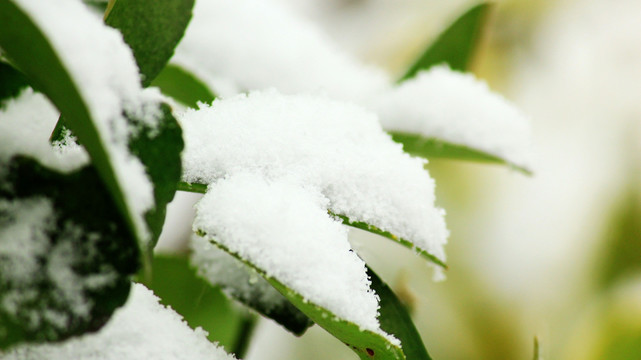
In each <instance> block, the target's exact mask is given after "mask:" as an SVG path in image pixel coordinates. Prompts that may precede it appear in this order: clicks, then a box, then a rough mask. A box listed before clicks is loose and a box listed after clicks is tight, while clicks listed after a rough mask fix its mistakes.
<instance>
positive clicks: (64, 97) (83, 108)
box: [0, 0, 143, 244]
mask: <svg viewBox="0 0 641 360" xmlns="http://www.w3.org/2000/svg"><path fill="white" fill-rule="evenodd" d="M0 24H2V26H0V47H1V48H2V49H3V50H4V52H5V55H6V56H7V57H9V58H10V59H11V61H12V63H14V64H16V66H18V67H19V68H20V70H21V71H22V72H23V73H24V74H25V75H26V76H27V77H28V78H29V80H30V81H31V83H33V84H34V87H35V88H37V89H38V90H39V91H41V92H43V93H44V94H45V95H46V96H47V97H48V98H49V99H50V100H51V102H52V103H53V104H54V105H55V106H56V107H57V108H58V110H60V112H61V113H62V114H64V117H65V119H66V124H67V125H68V126H69V128H70V129H71V130H72V131H73V133H74V135H76V136H77V137H78V140H79V141H80V143H82V144H83V145H84V146H85V149H86V150H87V152H88V153H89V155H90V156H91V159H92V162H93V164H94V166H95V167H96V169H97V170H98V173H99V174H100V177H101V178H102V180H103V181H104V183H105V184H106V186H107V188H108V189H109V191H110V193H111V194H112V196H113V199H114V200H115V202H116V204H117V206H118V208H119V209H120V211H121V212H122V214H125V215H126V216H125V218H126V219H127V223H128V225H129V228H130V230H131V232H132V233H133V234H136V230H135V229H136V227H135V225H134V222H133V220H132V214H131V213H130V211H129V208H128V206H127V203H126V201H125V197H124V195H123V190H122V188H121V186H122V185H121V184H120V183H119V182H118V180H117V178H116V175H115V172H114V165H113V164H112V160H111V159H110V158H109V156H108V155H107V151H106V149H105V148H104V147H103V145H102V144H103V143H102V140H101V138H100V136H99V134H98V130H97V127H96V125H95V123H94V120H93V119H92V117H91V115H90V114H91V112H90V111H89V108H88V105H87V104H86V103H85V99H84V98H83V97H82V95H81V94H80V92H79V90H78V88H77V87H76V84H75V81H74V80H73V79H72V77H71V75H70V73H69V72H68V71H67V69H66V68H65V67H64V66H63V64H62V62H61V60H60V58H59V57H58V54H57V49H54V48H53V46H52V45H51V44H50V43H49V40H48V39H47V36H46V35H45V34H44V33H43V32H42V31H41V30H40V28H39V27H38V26H37V25H36V24H35V23H34V22H32V20H31V18H30V17H29V16H28V14H26V13H24V12H23V11H22V10H21V9H20V8H18V7H17V6H16V5H15V4H14V3H13V2H12V1H8V0H0ZM25 44H29V46H25ZM140 243H141V244H142V243H143V242H142V241H140Z"/></svg>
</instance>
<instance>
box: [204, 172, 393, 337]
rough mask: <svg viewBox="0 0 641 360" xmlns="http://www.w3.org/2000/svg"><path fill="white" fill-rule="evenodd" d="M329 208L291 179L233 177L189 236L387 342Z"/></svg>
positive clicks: (212, 196)
mask: <svg viewBox="0 0 641 360" xmlns="http://www.w3.org/2000/svg"><path fill="white" fill-rule="evenodd" d="M328 202H329V201H328V200H327V199H326V198H324V197H323V196H322V195H321V194H320V193H318V192H314V191H313V190H312V189H309V188H305V187H304V186H303V185H301V184H300V183H298V182H296V181H292V180H290V179H280V180H271V181H267V180H264V179H262V177H261V176H260V174H256V173H249V172H248V173H240V174H236V175H234V176H231V177H229V178H226V179H223V180H220V181H218V182H217V183H216V184H213V185H210V187H209V189H208V191H207V194H205V196H204V197H203V198H202V200H201V201H200V202H199V203H198V204H197V205H196V219H195V221H194V230H195V231H202V232H204V233H205V234H206V237H207V238H208V239H212V240H214V241H216V242H217V243H219V244H221V245H223V246H224V247H226V248H228V249H229V250H230V251H231V252H233V253H235V254H237V255H238V256H239V257H240V258H242V259H245V260H247V261H249V262H250V263H252V264H254V265H255V266H256V267H257V268H258V269H260V270H262V271H264V272H265V273H266V276H267V277H273V278H275V279H277V280H278V281H280V282H281V283H283V284H284V285H285V286H287V287H289V288H290V289H292V290H294V291H295V292H296V293H298V294H301V295H302V296H303V298H304V299H306V300H308V301H311V302H312V303H314V304H316V305H319V306H321V307H323V308H325V309H328V310H329V311H331V312H332V313H333V314H335V315H336V316H337V317H338V318H340V319H344V320H347V321H350V322H353V323H355V324H357V325H358V326H359V327H360V328H361V329H366V330H370V331H373V332H376V333H379V334H381V335H383V336H387V337H389V336H388V335H387V334H385V332H383V331H382V330H381V329H380V327H379V323H378V320H377V317H378V301H377V300H378V299H377V297H376V294H375V293H374V291H372V290H371V289H370V287H369V285H370V281H369V279H368V277H367V274H366V270H365V263H364V262H363V261H362V260H361V259H360V258H359V257H358V256H357V255H356V254H355V253H354V252H352V251H351V248H350V246H349V242H348V241H347V229H345V228H344V227H343V226H342V225H341V223H340V222H339V221H337V220H335V219H332V218H331V217H330V216H329V215H328V214H327V210H326V208H327V205H328Z"/></svg>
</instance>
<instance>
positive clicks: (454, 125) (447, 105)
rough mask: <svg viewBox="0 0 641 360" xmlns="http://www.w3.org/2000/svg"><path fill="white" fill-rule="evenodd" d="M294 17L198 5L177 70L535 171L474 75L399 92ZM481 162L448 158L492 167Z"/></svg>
mask: <svg viewBox="0 0 641 360" xmlns="http://www.w3.org/2000/svg"><path fill="white" fill-rule="evenodd" d="M288 10H289V9H287V8H286V7H285V6H284V5H282V4H278V3H274V2H265V1H260V0H236V1H224V0H211V1H200V2H197V3H196V6H195V8H194V18H193V20H192V23H191V24H190V25H189V27H188V28H187V31H186V33H185V37H184V39H183V41H182V42H181V43H180V44H179V46H178V48H177V50H176V54H175V56H174V58H173V60H172V62H173V63H174V64H177V65H179V66H181V67H183V68H185V69H188V70H189V71H190V72H192V73H193V74H195V75H196V76H198V77H199V78H200V79H201V80H203V81H204V82H205V83H206V84H207V85H208V86H209V87H210V89H211V90H214V91H215V92H217V93H218V94H221V95H231V94H236V93H238V92H241V91H247V90H264V89H268V88H272V87H274V88H276V89H278V90H279V91H281V92H283V93H286V94H296V93H322V94H326V95H327V96H329V97H331V98H333V99H337V100H346V101H352V102H356V103H357V104H359V105H362V106H364V107H366V108H368V109H370V110H373V111H375V112H377V113H378V114H379V116H380V119H381V124H382V125H383V128H384V129H385V130H387V131H399V129H400V130H403V131H406V132H409V133H410V134H416V135H418V136H421V137H424V138H426V139H436V140H438V141H439V142H445V143H449V142H452V143H453V144H454V145H456V146H459V147H461V146H462V147H466V148H470V149H471V150H473V151H476V152H482V153H483V154H488V155H490V156H493V157H498V159H493V161H497V160H499V161H500V160H502V162H507V163H510V164H511V165H515V166H517V167H521V168H528V167H529V166H530V165H531V164H530V159H529V157H530V154H529V152H530V151H531V150H530V141H529V140H530V136H531V135H530V129H529V127H528V124H527V121H526V120H525V119H524V118H523V116H522V115H521V114H520V113H519V112H518V111H517V110H516V109H515V108H514V107H513V106H512V105H511V104H509V103H508V102H507V101H506V100H505V99H503V98H501V97H500V96H499V95H496V94H494V93H492V92H491V91H490V90H489V89H488V88H487V86H485V84H483V83H481V82H478V81H475V80H474V79H473V77H472V76H471V75H468V76H466V75H462V74H459V73H455V72H453V71H449V70H446V69H443V68H439V69H435V70H433V71H431V72H429V73H427V74H422V75H420V76H419V79H415V80H413V81H408V82H407V83H404V84H401V85H396V84H394V83H393V82H392V81H391V80H390V77H389V76H387V74H385V72H384V71H383V70H382V69H378V68H375V67H373V66H368V65H365V64H363V63H362V62H360V61H358V60H357V59H355V58H353V57H350V56H349V55H348V54H346V53H344V52H342V51H340V49H339V48H338V46H336V44H334V43H333V42H332V41H331V40H330V39H329V37H327V36H326V35H325V34H324V33H323V32H322V31H321V29H320V28H317V27H316V26H314V24H312V23H310V22H308V21H306V19H303V18H301V17H299V16H297V15H296V14H295V13H293V12H291V11H288ZM483 154H481V156H457V155H454V154H452V153H447V156H450V157H456V158H465V159H477V160H478V159H483V158H485V159H487V156H485V157H484V156H483ZM419 155H421V156H425V155H426V154H425V152H422V153H419ZM442 156H443V155H442Z"/></svg>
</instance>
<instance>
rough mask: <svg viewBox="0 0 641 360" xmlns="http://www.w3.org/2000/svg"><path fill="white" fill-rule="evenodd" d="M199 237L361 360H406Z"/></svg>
mask: <svg viewBox="0 0 641 360" xmlns="http://www.w3.org/2000/svg"><path fill="white" fill-rule="evenodd" d="M198 235H199V236H202V237H205V238H208V239H209V240H210V241H212V242H213V243H214V244H215V245H216V246H218V247H219V248H221V249H223V250H224V251H226V252H227V253H229V254H231V255H233V256H234V257H235V258H237V259H239V260H240V261H242V262H243V263H245V264H246V265H247V266H249V267H251V268H252V269H254V270H256V272H257V273H258V274H260V275H261V276H262V277H264V278H265V279H266V280H267V281H268V282H269V283H270V284H271V285H272V286H273V287H274V288H276V290H278V291H279V292H280V293H281V294H283V295H284V296H285V297H286V298H287V299H288V300H289V301H290V302H291V303H292V304H294V306H296V307H297V308H298V309H300V310H301V311H302V312H303V313H304V314H305V315H307V316H308V317H309V318H310V319H312V320H313V321H314V322H315V323H316V324H318V325H319V326H320V327H322V328H323V329H325V330H327V331H328V332H329V333H330V334H332V335H333V336H334V337H336V338H337V339H339V340H340V341H342V342H343V343H344V344H345V345H347V346H349V347H350V348H351V349H352V350H353V351H354V352H355V353H356V354H358V356H359V357H360V358H361V359H366V360H370V359H377V360H383V359H384V360H388V359H389V360H399V359H401V360H404V359H405V355H404V354H403V351H402V349H401V348H400V347H398V346H396V345H394V344H392V343H391V342H389V340H387V339H386V338H384V337H383V336H381V335H380V334H376V333H374V332H372V331H369V330H361V329H360V328H359V327H358V325H356V324H354V323H351V322H349V321H345V320H342V319H339V318H338V317H336V315H334V314H333V313H332V312H331V311H329V310H327V309H325V308H323V307H321V306H318V305H317V304H314V303H313V302H311V301H310V300H309V299H306V298H304V297H303V296H302V295H300V294H298V293H296V292H295V291H293V290H292V289H290V288H288V287H287V286H285V285H284V284H283V283H281V282H280V281H278V279H275V278H273V277H270V276H267V274H266V273H265V271H264V270H263V269H261V268H259V267H257V266H256V265H254V264H253V263H251V262H249V261H246V260H245V259H243V258H241V257H240V256H239V255H238V254H236V253H234V252H232V251H230V250H229V249H227V248H226V247H224V246H222V245H220V244H217V243H216V242H215V239H211V238H210V237H208V236H207V234H206V233H203V232H201V231H199V232H198Z"/></svg>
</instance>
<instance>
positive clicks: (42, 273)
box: [0, 157, 139, 348]
mask: <svg viewBox="0 0 641 360" xmlns="http://www.w3.org/2000/svg"><path fill="white" fill-rule="evenodd" d="M0 166H2V167H3V173H4V174H5V176H4V178H2V179H0V348H6V347H8V346H11V345H15V344H18V343H22V342H45V341H60V340H64V339H66V338H69V337H71V336H74V335H80V334H83V333H85V332H88V331H96V330H98V329H99V328H100V327H102V326H103V325H104V324H105V323H106V322H107V320H109V318H110V316H111V314H112V313H113V311H114V310H115V309H116V308H117V307H119V306H121V305H122V304H124V303H125V301H126V300H127V296H128V294H129V288H130V276H131V275H132V274H133V273H135V272H136V271H137V269H138V267H139V262H138V258H139V252H138V247H137V246H136V239H135V238H133V237H132V236H131V235H130V233H129V232H128V230H127V225H126V223H125V221H124V219H123V217H122V215H121V214H120V213H119V211H118V208H117V207H116V206H115V204H114V202H113V200H112V198H111V196H110V194H109V192H108V190H107V189H106V188H105V186H104V185H103V183H102V181H101V179H100V177H99V176H98V173H97V172H96V170H95V168H93V167H91V166H86V167H84V168H81V169H79V170H76V171H74V172H72V173H69V174H62V173H59V172H57V171H53V170H50V169H48V168H45V167H43V166H41V165H40V164H39V163H37V162H36V161H34V160H32V159H30V158H25V157H14V158H13V159H12V160H11V161H10V162H9V163H8V164H0Z"/></svg>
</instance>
